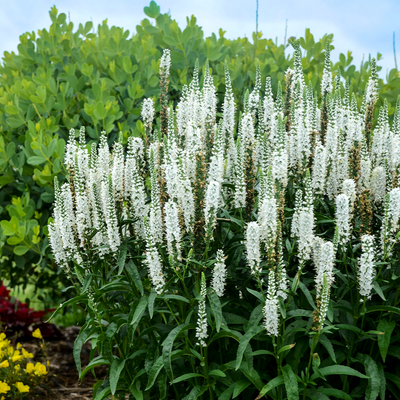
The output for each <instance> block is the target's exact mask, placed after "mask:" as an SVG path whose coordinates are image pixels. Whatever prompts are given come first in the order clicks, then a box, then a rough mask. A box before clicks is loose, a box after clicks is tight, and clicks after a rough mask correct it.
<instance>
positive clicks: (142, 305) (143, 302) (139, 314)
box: [131, 296, 149, 325]
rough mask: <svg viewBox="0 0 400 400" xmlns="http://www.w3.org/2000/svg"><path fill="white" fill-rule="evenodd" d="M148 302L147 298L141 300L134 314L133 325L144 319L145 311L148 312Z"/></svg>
mask: <svg viewBox="0 0 400 400" xmlns="http://www.w3.org/2000/svg"><path fill="white" fill-rule="evenodd" d="M148 300H149V299H148V297H147V296H143V297H141V298H140V300H139V304H138V305H137V307H136V309H135V312H134V314H133V317H132V321H131V325H133V324H135V323H136V322H138V321H139V320H140V319H141V318H142V315H143V313H144V311H145V310H146V307H147V303H148Z"/></svg>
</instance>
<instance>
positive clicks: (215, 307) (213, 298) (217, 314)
mask: <svg viewBox="0 0 400 400" xmlns="http://www.w3.org/2000/svg"><path fill="white" fill-rule="evenodd" d="M208 300H209V301H210V306H211V311H212V313H213V314H214V318H215V327H216V329H217V332H219V330H220V329H221V324H222V307H221V302H220V300H219V297H218V295H217V293H215V292H214V291H213V290H209V291H208Z"/></svg>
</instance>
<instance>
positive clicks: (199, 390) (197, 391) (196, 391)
mask: <svg viewBox="0 0 400 400" xmlns="http://www.w3.org/2000/svg"><path fill="white" fill-rule="evenodd" d="M207 389H208V387H207V386H203V387H200V386H195V387H194V388H193V389H192V390H191V391H190V393H189V394H188V395H187V396H185V397H183V398H182V400H196V399H197V398H198V397H199V396H201V395H202V394H203V393H204V392H205V391H206V390H207Z"/></svg>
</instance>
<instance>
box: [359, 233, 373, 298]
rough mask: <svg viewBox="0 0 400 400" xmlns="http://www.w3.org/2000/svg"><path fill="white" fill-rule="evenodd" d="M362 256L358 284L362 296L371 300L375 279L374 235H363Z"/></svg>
mask: <svg viewBox="0 0 400 400" xmlns="http://www.w3.org/2000/svg"><path fill="white" fill-rule="evenodd" d="M361 243H362V254H361V257H360V262H359V268H358V284H359V287H360V295H361V296H363V297H367V298H369V299H370V298H371V290H372V287H373V285H372V281H373V280H374V277H375V268H374V257H375V254H374V237H373V236H372V235H363V236H362V237H361Z"/></svg>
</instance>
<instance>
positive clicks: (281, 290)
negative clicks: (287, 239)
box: [276, 246, 289, 300]
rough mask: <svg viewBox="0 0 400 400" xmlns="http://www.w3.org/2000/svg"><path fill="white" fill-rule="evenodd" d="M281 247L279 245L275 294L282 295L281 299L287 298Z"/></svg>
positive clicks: (286, 282) (287, 286)
mask: <svg viewBox="0 0 400 400" xmlns="http://www.w3.org/2000/svg"><path fill="white" fill-rule="evenodd" d="M282 253H283V249H282V246H281V251H280V254H279V263H278V270H277V286H278V288H277V292H276V295H277V296H280V297H282V299H283V300H286V299H287V293H286V292H287V291H288V288H289V284H288V279H287V274H286V268H285V263H284V262H283V255H282Z"/></svg>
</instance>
